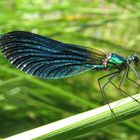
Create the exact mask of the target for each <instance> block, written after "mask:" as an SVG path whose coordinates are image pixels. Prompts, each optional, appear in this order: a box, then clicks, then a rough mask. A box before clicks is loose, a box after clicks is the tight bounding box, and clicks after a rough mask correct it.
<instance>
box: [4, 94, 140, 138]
mask: <svg viewBox="0 0 140 140" xmlns="http://www.w3.org/2000/svg"><path fill="white" fill-rule="evenodd" d="M133 97H134V98H135V99H137V101H139V102H140V93H139V94H137V95H134V96H133ZM139 102H136V101H135V100H133V99H132V98H131V97H128V98H125V99H122V100H119V101H116V102H113V103H111V104H110V106H111V108H112V109H113V111H114V113H115V116H113V114H112V113H111V111H110V110H109V107H108V105H105V106H102V107H99V108H97V109H93V110H90V111H87V112H84V113H81V114H78V115H74V116H71V117H68V118H66V119H63V120H60V121H57V122H54V123H51V124H47V125H44V126H41V127H39V128H35V129H33V130H30V131H27V132H24V133H21V134H18V135H15V136H12V137H9V138H7V139H5V140H12V138H13V139H23V138H26V139H35V140H46V139H47V140H62V139H64V138H65V140H66V139H73V138H75V137H79V136H81V135H83V134H87V133H90V132H92V131H95V130H97V129H100V128H103V127H106V126H110V125H112V124H116V123H119V122H121V121H123V120H126V119H129V118H131V117H134V116H136V115H138V114H140V103H139Z"/></svg>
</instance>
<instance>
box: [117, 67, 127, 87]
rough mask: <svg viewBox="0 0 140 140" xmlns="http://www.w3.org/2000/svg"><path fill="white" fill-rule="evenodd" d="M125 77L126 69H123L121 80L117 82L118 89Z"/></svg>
mask: <svg viewBox="0 0 140 140" xmlns="http://www.w3.org/2000/svg"><path fill="white" fill-rule="evenodd" d="M125 75H126V69H124V73H123V75H122V77H121V79H120V81H119V86H118V87H119V88H120V87H121V85H122V82H123V80H124V77H125Z"/></svg>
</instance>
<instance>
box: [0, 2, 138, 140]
mask: <svg viewBox="0 0 140 140" xmlns="http://www.w3.org/2000/svg"><path fill="white" fill-rule="evenodd" d="M0 7H1V12H0V19H1V20H0V34H4V33H6V32H9V31H13V30H24V31H31V32H35V33H38V34H41V35H44V36H49V37H51V38H53V39H56V40H59V41H62V42H67V43H72V44H79V45H82V46H89V47H93V48H96V49H98V50H101V51H103V52H105V53H109V52H115V53H118V54H120V55H122V56H124V57H128V56H129V55H131V54H132V53H134V52H136V53H137V54H138V55H139V56H140V49H139V48H140V47H139V43H140V33H139V31H140V25H139V23H140V11H139V9H140V2H139V1H138V0H135V1H133V0H116V1H113V0H102V1H99V0H94V1H92V0H77V1H75V0H46V1H45V0H28V1H24V0H15V1H14V0H10V1H8V0H1V1H0ZM137 69H138V71H139V72H140V70H139V68H137ZM107 73H108V72H107V71H99V72H98V71H90V72H86V73H83V74H80V75H78V76H75V77H71V78H67V79H59V80H45V79H39V78H35V77H32V76H30V75H27V74H25V73H24V72H21V71H20V70H18V69H16V68H15V67H13V66H12V65H11V64H9V62H7V60H6V59H5V58H4V56H3V55H2V53H0V115H1V117H0V124H1V130H0V137H1V138H3V137H8V136H11V135H15V134H18V133H21V132H24V131H27V130H30V129H33V128H35V127H39V126H42V125H45V124H49V123H51V122H54V121H57V120H60V119H63V118H66V117H69V116H72V115H75V114H78V113H81V112H85V111H87V110H90V109H94V108H96V107H100V106H102V105H103V104H104V100H103V98H102V95H101V92H100V90H99V87H98V83H97V79H98V78H99V77H101V76H103V75H105V74H107ZM130 77H132V78H133V79H134V80H136V81H137V82H139V80H137V78H136V77H135V76H134V75H133V73H130ZM119 78H120V77H118V78H116V79H115V82H116V84H117V82H118V80H119ZM104 82H105V81H104ZM123 89H124V90H125V91H127V93H128V94H130V95H133V94H136V93H138V92H139V88H138V86H136V85H135V84H133V83H131V82H129V81H128V80H127V79H125V80H124V82H123ZM106 93H107V97H108V99H109V101H110V102H112V101H115V100H119V99H122V98H124V97H125V96H124V95H122V94H120V92H119V91H118V90H116V89H115V88H114V87H113V86H111V85H110V86H108V87H107V88H106ZM139 126H140V121H139V117H138V116H137V117H135V118H133V119H130V120H127V121H123V120H122V122H121V123H119V124H116V125H112V126H111V127H105V128H103V129H100V130H96V132H93V133H90V134H88V135H85V136H83V138H82V137H80V138H77V139H79V140H82V139H83V140H85V139H86V140H91V139H95V140H99V139H110V140H112V139H117V140H125V139H127V140H138V139H139V136H140V128H139ZM110 129H111V130H112V131H110Z"/></svg>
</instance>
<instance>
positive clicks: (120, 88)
mask: <svg viewBox="0 0 140 140" xmlns="http://www.w3.org/2000/svg"><path fill="white" fill-rule="evenodd" d="M110 83H111V84H112V85H113V86H114V87H116V88H117V89H118V90H119V91H120V92H123V94H125V95H127V96H129V97H131V98H132V99H133V100H135V101H136V102H138V103H139V104H140V102H139V101H138V100H137V99H135V98H134V97H133V96H131V95H129V94H128V93H127V92H125V91H124V90H122V89H121V88H120V87H117V86H116V85H115V84H114V83H113V82H112V81H110Z"/></svg>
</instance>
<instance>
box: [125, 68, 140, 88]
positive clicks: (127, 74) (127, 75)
mask: <svg viewBox="0 0 140 140" xmlns="http://www.w3.org/2000/svg"><path fill="white" fill-rule="evenodd" d="M129 70H130V68H129V67H127V70H126V78H127V79H128V80H129V81H131V82H133V83H134V84H136V85H138V86H140V84H138V83H137V82H135V81H134V80H132V79H130V78H129Z"/></svg>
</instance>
